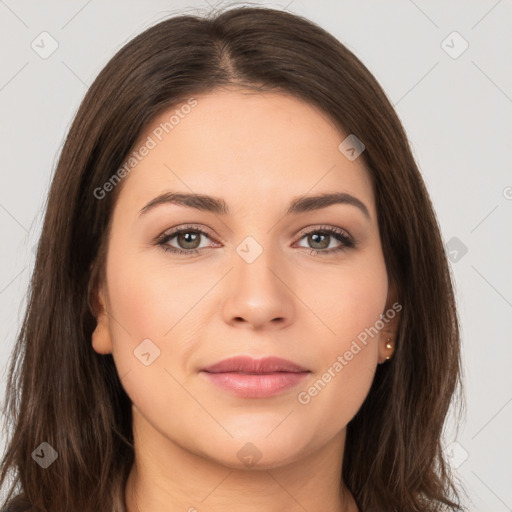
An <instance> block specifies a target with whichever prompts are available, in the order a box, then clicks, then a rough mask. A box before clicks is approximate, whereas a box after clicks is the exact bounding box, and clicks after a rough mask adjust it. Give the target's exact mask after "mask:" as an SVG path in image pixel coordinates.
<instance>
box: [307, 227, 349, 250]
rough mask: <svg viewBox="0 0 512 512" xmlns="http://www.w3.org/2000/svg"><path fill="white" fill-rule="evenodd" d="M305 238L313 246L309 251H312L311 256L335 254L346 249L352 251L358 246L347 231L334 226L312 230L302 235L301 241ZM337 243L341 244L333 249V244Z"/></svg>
mask: <svg viewBox="0 0 512 512" xmlns="http://www.w3.org/2000/svg"><path fill="white" fill-rule="evenodd" d="M303 238H306V242H307V243H308V244H311V245H312V247H309V249H311V251H310V254H314V255H316V254H322V255H328V254H333V253H336V252H339V251H343V250H346V249H351V248H353V247H355V245H356V244H355V242H354V240H353V239H352V237H351V236H350V235H349V234H348V233H347V232H346V231H344V230H343V229H340V228H335V227H333V226H321V227H319V228H316V229H313V230H310V231H308V232H306V233H303V234H302V236H301V240H302V239H303ZM333 239H334V240H333ZM335 241H338V242H339V243H340V244H339V245H338V246H335V247H332V245H331V242H335ZM299 247H304V246H299Z"/></svg>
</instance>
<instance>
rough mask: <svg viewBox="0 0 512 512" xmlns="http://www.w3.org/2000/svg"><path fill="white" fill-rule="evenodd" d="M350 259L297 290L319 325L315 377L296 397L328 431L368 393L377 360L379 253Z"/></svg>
mask: <svg viewBox="0 0 512 512" xmlns="http://www.w3.org/2000/svg"><path fill="white" fill-rule="evenodd" d="M353 261H354V263H353V264H352V265H349V264H347V265H346V266H343V267H342V266H340V267H339V268H337V269H336V271H333V272H332V273H331V274H330V275H329V276H323V277H321V276H318V275H317V276H316V279H315V286H314V287H313V286H308V287H307V288H306V287H302V294H303V296H305V297H306V296H307V297H308V299H309V300H310V301H311V302H308V304H313V306H312V310H313V311H315V314H316V316H317V317H318V318H319V319H321V322H320V326H319V332H318V333H317V335H316V339H317V340H318V343H316V344H315V352H316V361H317V365H316V368H315V375H314V376H312V378H311V379H310V380H309V381H308V382H307V383H306V384H305V385H304V386H302V387H301V389H300V390H299V393H298V395H297V399H298V402H299V404H301V406H302V407H304V408H305V410H307V411H309V413H310V414H311V416H310V417H311V418H322V421H327V422H328V424H330V425H331V426H332V429H333V432H334V431H336V430H337V429H339V428H342V427H343V426H345V425H346V424H347V423H348V422H349V421H350V420H351V419H352V418H353V417H354V415H355V414H356V413H357V411H358V410H359V408H360V407H361V405H362V403H363V402H364V400H365V398H366V396H367V394H368V392H369V390H370V387H371V384H372V381H373V378H374V374H375V370H376V367H377V362H378V339H379V333H380V331H379V329H378V326H379V325H380V323H377V322H378V320H379V319H380V315H381V314H382V313H384V309H385V304H386V298H387V290H388V282H387V274H386V268H385V264H384V261H383V259H382V258H380V257H379V253H378V252H376V253H372V254H368V257H367V258H361V259H359V260H357V262H356V259H354V260H353ZM321 291H322V293H320V292H321ZM326 299H327V300H326ZM376 326H377V327H376ZM320 331H321V334H320Z"/></svg>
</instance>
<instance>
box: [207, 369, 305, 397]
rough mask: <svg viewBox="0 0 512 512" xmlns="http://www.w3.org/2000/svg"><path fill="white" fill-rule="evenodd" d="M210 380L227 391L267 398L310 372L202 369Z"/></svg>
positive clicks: (243, 395) (285, 388) (299, 380)
mask: <svg viewBox="0 0 512 512" xmlns="http://www.w3.org/2000/svg"><path fill="white" fill-rule="evenodd" d="M200 373H201V374H202V375H204V376H205V377H206V378H207V379H208V381H210V382H212V383H213V384H215V385H216V386H219V387H220V388H222V389H225V390H226V391H229V392H232V393H234V394H235V395H237V396H242V397H245V398H267V397H270V396H274V395H277V394H278V393H281V392H283V391H285V390H287V389H290V388H292V387H294V386H296V385H297V384H298V383H299V382H301V381H302V380H303V379H304V378H305V377H306V376H307V375H309V373H310V372H300V373H293V372H276V373H265V374H246V373H235V372H226V373H209V372H205V371H202V372H200Z"/></svg>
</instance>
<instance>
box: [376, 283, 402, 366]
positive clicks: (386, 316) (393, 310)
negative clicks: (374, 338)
mask: <svg viewBox="0 0 512 512" xmlns="http://www.w3.org/2000/svg"><path fill="white" fill-rule="evenodd" d="M402 309H403V308H402V304H400V302H399V301H398V296H397V293H396V286H395V284H394V283H393V282H392V283H390V286H389V289H388V298H387V301H386V307H385V308H384V311H383V312H382V316H381V320H382V322H383V324H384V327H383V328H382V329H381V330H380V332H379V364H382V363H385V362H386V361H387V360H388V359H391V357H392V356H393V353H394V352H395V346H396V338H397V334H398V327H399V325H400V316H401V314H400V312H401V311H402Z"/></svg>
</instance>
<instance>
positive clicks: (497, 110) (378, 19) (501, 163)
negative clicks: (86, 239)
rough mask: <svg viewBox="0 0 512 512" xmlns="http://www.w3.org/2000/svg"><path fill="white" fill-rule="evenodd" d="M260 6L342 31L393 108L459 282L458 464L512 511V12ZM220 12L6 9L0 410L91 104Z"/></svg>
mask: <svg viewBox="0 0 512 512" xmlns="http://www.w3.org/2000/svg"><path fill="white" fill-rule="evenodd" d="M252 4H253V5H255V4H258V5H265V6H269V7H274V8H280V9H287V10H289V11H291V12H294V13H297V14H300V15H303V16H306V17H307V18H309V19H310V20H312V21H314V22H316V23H318V24H319V25H321V26H322V27H324V28H325V29H327V30H328V31H330V32H331V33H332V34H333V35H335V36H336V37H337V38H338V39H340V40H341V41H342V42H343V43H344V44H345V45H346V46H347V47H348V48H349V49H350V50H351V51H353V52H354V53H355V54H356V55H357V56H358V57H359V58H360V59H361V60H362V61H363V63H364V64H365V65H366V66H367V67H368V68H369V69H370V71H371V72H372V73H373V74H374V76H375V77H376V78H377V80H378V81H379V82H380V84H381V85H382V87H383V88H384V90H385V92H386V94H387V95H388V97H389V98H390V100H391V101H392V103H393V104H394V105H395V108H396V111H397V113H398V115H399V117H400V119H401V120H402V123H403V124H404V127H405V129H406V131H407V133H408V137H409V140H410V143H411V146H412V149H413V152H414V155H415V157H416V159H417V162H418V165H419V167H420V170H421V172H422V174H423V176H424V179H425V181H426V183H427V187H428V189H429V191H430V194H431V197H432V200H433V203H434V206H435V208H436V212H437V215H438V219H439V223H440V225H441V229H442V234H443V238H444V240H445V243H446V249H447V254H448V255H449V257H450V261H451V263H450V265H451V267H452V270H453V275H454V279H455V281H456V293H457V301H458V306H459V316H460V320H461V325H462V339H463V360H464V374H465V375H464V380H465V393H466V399H467V414H466V418H465V421H464V423H461V424H460V425H458V427H459V428H458V432H457V431H456V429H455V428H454V427H455V425H454V424H453V423H452V422H450V423H449V427H450V428H448V429H447V431H446V434H445V444H446V446H447V452H448V454H449V457H450V460H451V463H452V466H453V468H454V470H455V471H456V473H457V475H458V476H459V478H460V479H461V481H462V482H463V483H464V485H465V487H466V489H467V491H468V493H469V496H468V498H469V500H470V501H468V503H467V504H468V506H469V508H470V510H474V511H481V512H493V511H496V512H505V511H507V510H512V487H511V485H510V482H512V464H511V461H512V442H511V437H510V432H511V431H512V428H511V427H512V372H511V371H510V367H511V363H512V343H511V336H510V332H511V330H512V270H511V262H512V257H511V256H512V244H511V233H512V230H511V225H512V222H511V220H512V173H511V159H510V147H511V142H510V141H511V140H512V116H511V114H512V73H511V67H510V63H511V62H512V30H511V28H510V23H511V20H512V3H511V2H510V0H499V1H496V0H485V1H483V0H482V1H472V2H462V1H449V2H447V1H426V0H414V1H413V0H395V1H388V2H382V1H379V0H374V1H368V0H357V1H356V0H350V1H349V0H342V1H334V0H331V1H323V2H321V1H312V0H307V1H306V0H291V1H290V0H283V2H282V3H281V4H278V3H273V2H252ZM210 5H212V6H213V5H216V6H218V5H225V3H220V4H219V3H217V4H214V3H213V0H211V2H210V4H208V3H207V2H199V1H197V2H193V1H173V2H170V1H163V0H150V1H133V0H132V1H126V0H124V1H121V0H115V1H114V0H110V1H109V2H101V1H99V0H89V1H86V0H80V1H60V2H58V1H56V0H52V1H48V0H47V1H45V2H40V3H36V2H31V1H14V0H5V1H3V0H0V27H1V28H0V42H1V47H2V49H3V51H2V65H1V68H0V69H1V70H0V109H1V119H2V123H1V137H0V140H1V145H0V146H1V161H0V162H1V165H0V177H1V181H0V182H1V188H0V226H1V240H2V242H1V248H2V249H1V253H0V258H1V260H0V336H1V338H0V339H1V344H0V369H1V370H2V372H1V378H2V380H1V382H0V384H1V390H0V391H1V393H2V395H1V400H2V402H3V401H4V396H3V393H4V391H5V382H6V372H7V364H8V359H9V356H10V352H11V350H12V347H13V344H14V341H15V337H16V334H17V331H18V329H19V327H20V325H21V320H22V314H23V311H24V307H25V300H26V290H27V285H28V281H29V278H30V275H31V272H32V268H33V264H34V254H33V251H32V250H33V247H34V245H35V244H36V242H37V239H38V237H39V234H40V229H41V225H42V219H43V213H44V205H45V201H46V197H47V194H48V187H49V184H50V181H51V177H52V174H53V171H54V169H55V165H56V162H57V157H58V154H59V151H60V148H61V146H62V143H63V140H64V136H65V134H66V132H67V130H68V128H69V126H70V123H71V121H72V118H73V116H74V114H75V112H76V109H77V108H78V105H79V102H80V101H81V99H82V98H83V96H84V94H85V92H86V90H87V88H88V87H89V85H90V84H91V83H92V81H93V80H94V78H95V77H96V75H97V74H98V73H99V71H100V70H101V68H103V66H104V65H105V64H106V63H107V61H108V60H109V59H110V58H111V57H112V56H113V55H114V53H115V52H116V51H117V50H119V49H120V48H121V47H122V46H123V45H124V44H125V43H126V42H128V41H129V40H130V39H132V38H133V37H134V36H135V35H136V34H138V33H140V32H141V31H142V30H144V29H145V28H147V27H149V26H150V25H153V24H155V23H157V22H158V21H160V20H162V19H164V18H166V17H168V16H169V15H173V14H177V13H179V12H187V13H192V14H201V13H203V12H204V11H205V10H210ZM230 5H234V4H233V3H230ZM236 5H242V3H241V2H239V3H237V4H236ZM41 41H43V42H41ZM52 50H54V51H53V53H51V55H46V54H45V52H50V51H52ZM319 57H320V58H321V56H319ZM507 63H508V64H507ZM41 385H44V382H41ZM5 441H6V440H5V438H2V439H0V447H1V448H2V452H3V449H4V447H5ZM34 443H35V445H34V447H35V446H36V445H37V444H39V441H36V440H35V441H34Z"/></svg>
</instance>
